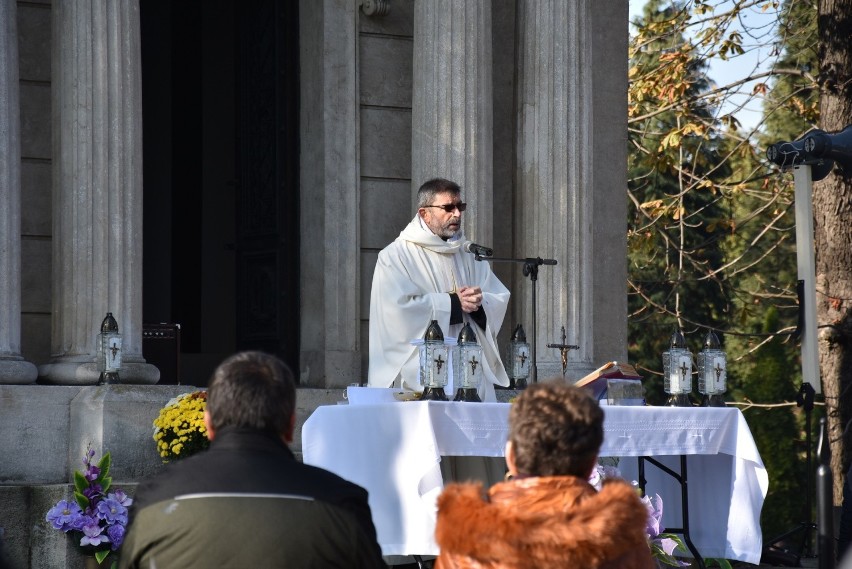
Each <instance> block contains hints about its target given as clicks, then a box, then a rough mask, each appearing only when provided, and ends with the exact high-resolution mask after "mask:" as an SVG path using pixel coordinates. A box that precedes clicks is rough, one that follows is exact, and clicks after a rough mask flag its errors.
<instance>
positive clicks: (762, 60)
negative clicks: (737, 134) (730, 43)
mask: <svg viewBox="0 0 852 569" xmlns="http://www.w3.org/2000/svg"><path fill="white" fill-rule="evenodd" d="M629 3H630V4H629V5H630V8H629V10H630V21H631V22H632V21H633V20H634V19H636V18H638V17H641V15H642V8H643V7H644V6H645V4H646V3H647V0H629ZM718 3H719V4H720V5H722V8H723V7H724V5H725V4H728V3H729V1H728V0H719V2H718ZM776 21H777V14H776V12H775V11H774V10H767V11H766V12H763V11H761V10H760V9H757V8H756V9H752V10H748V11H746V12H745V13H743V15H742V22H743V23H744V24H745V25H746V26H748V27H749V28H753V29H756V30H758V31H759V32H760V34H761V35H762V36H761V37H760V38H756V39H753V38H751V37H749V36H744V41H743V43H744V45H745V47H747V48H748V47H755V49H753V50H748V49H747V50H746V51H747V53H746V54H744V55H741V56H738V57H735V58H732V59H729V60H728V61H722V60H720V59H718V58H716V59H714V60H713V61H711V63H710V67H709V70H708V71H707V75H708V77H709V78H710V79H711V80H713V81H714V82H715V83H716V84H717V85H726V84H728V83H730V82H731V81H732V80H734V79H736V78H740V77H745V76H747V75H748V74H749V73H751V72H752V71H753V70H755V69H758V70H766V69H768V68H769V67H770V63H771V60H772V57H771V53H772V47H773V46H772V45H771V43H769V42H771V41H772V40H774V26H775V22H776ZM753 89H754V82H752V83H749V84H746V85H744V86H743V87H742V89H741V93H742V94H741V95H737V96H733V97H731V102H730V103H728V105H727V106H723V108H722V109H721V114H727V113H728V112H734V114H735V116H736V117H737V120H739V121H740V123H741V125H742V128H743V129H745V130H751V129H752V128H755V127H756V126H758V123H759V122H760V118H761V114H762V113H761V111H762V109H761V99H760V98H757V99H754V98H752V99H751V101H748V99H749V97H748V95H749V94H750V93H751V92H752V90H753ZM747 101H748V102H747ZM740 105H742V106H743V108H742V109H741V110H736V107H737V106H740Z"/></svg>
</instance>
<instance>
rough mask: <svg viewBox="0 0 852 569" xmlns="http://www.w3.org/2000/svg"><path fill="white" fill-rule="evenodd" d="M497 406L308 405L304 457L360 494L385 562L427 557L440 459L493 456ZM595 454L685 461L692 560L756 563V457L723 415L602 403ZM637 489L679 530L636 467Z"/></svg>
mask: <svg viewBox="0 0 852 569" xmlns="http://www.w3.org/2000/svg"><path fill="white" fill-rule="evenodd" d="M509 408H510V404H508V403H455V402H431V401H430V402H419V401H415V402H395V403H382V404H365V405H337V406H325V407H320V408H318V409H317V410H316V411H315V412H314V413H313V414H312V415H311V416H310V417H309V418H308V420H307V421H306V422H305V424H304V426H303V428H302V452H303V457H304V461H305V462H306V463H308V464H313V465H316V466H320V467H323V468H326V469H328V470H331V471H332V472H335V473H337V474H339V475H340V476H342V477H343V478H346V479H347V480H350V481H352V482H354V483H356V484H359V485H361V486H363V487H364V488H366V489H367V491H368V492H369V494H370V507H371V509H372V513H373V521H374V523H375V525H376V530H377V532H378V537H379V543H380V544H381V546H382V551H383V553H384V554H385V555H411V554H424V555H429V554H431V555H435V554H437V553H438V547H437V545H436V544H435V541H434V537H433V533H434V526H435V499H436V498H437V496H438V494H440V491H441V489H442V488H443V482H444V481H443V480H442V478H441V471H440V467H439V463H440V460H441V456H484V457H495V456H502V455H503V448H504V445H505V441H506V435H507V431H508V425H507V419H508V414H509ZM605 412H606V420H605V423H604V432H605V436H604V444H603V447H602V449H601V456H613V457H622V459H621V460H620V462H619V469H620V470H621V472H622V474H623V475H624V477H625V478H626V479H628V480H631V479H634V480H635V479H636V478H637V476H636V470H637V461H636V460H633V459H625V458H623V457H637V456H653V457H654V458H657V459H658V460H660V461H661V462H663V463H664V464H666V465H668V466H669V467H670V468H672V469H673V470H675V471H679V470H680V466H679V456H680V455H688V460H687V473H688V481H689V484H688V487H689V502H688V506H689V519H690V530H691V532H690V533H691V537H692V541H693V543H694V544H695V546H696V547H697V548H698V551H699V553H701V555H702V556H704V557H723V558H726V559H737V560H741V561H746V562H749V563H754V564H757V563H758V562H759V559H760V552H761V547H762V542H761V535H760V523H759V521H760V509H761V507H762V505H763V499H764V498H765V496H766V491H767V488H768V478H767V474H766V470H765V468H764V466H763V461H762V460H761V459H760V455H759V453H758V452H757V447H756V446H755V444H754V440H753V439H752V437H751V433H750V431H749V429H748V425H747V424H746V422H745V419H744V418H743V416H742V413H740V411H739V410H738V409H735V408H676V407H605ZM646 478H647V480H648V483H647V488H646V489H647V492H648V493H649V494H654V493H658V494H660V495H661V496H662V498H663V501H664V515H663V524H664V525H668V526H670V527H679V526H681V525H682V517H681V510H680V508H681V499H680V489H679V487H678V486H677V485H676V483H675V481H674V480H673V479H672V478H671V477H670V476H668V475H665V474H664V473H662V472H661V471H659V470H658V469H657V468H656V467H654V466H653V465H650V464H648V465H647V466H646Z"/></svg>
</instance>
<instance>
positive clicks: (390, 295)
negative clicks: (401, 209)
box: [368, 178, 509, 401]
mask: <svg viewBox="0 0 852 569" xmlns="http://www.w3.org/2000/svg"><path fill="white" fill-rule="evenodd" d="M417 197H418V210H417V215H415V216H414V219H413V220H411V223H409V224H408V226H407V227H406V228H405V229H403V230H402V232H401V233H400V234H399V237H397V238H396V240H395V241H394V242H393V243H391V244H390V245H388V246H387V247H385V248H384V249H382V251H381V252H380V253H379V259H378V261H377V262H376V270H375V273H374V274H373V288H372V292H371V295H370V369H369V377H368V384H369V385H370V386H371V387H391V386H394V387H403V388H406V389H411V390H414V391H422V390H423V386H422V385H420V380H419V359H418V350H417V346H415V345H413V344H412V340H415V339H418V338H422V337H423V334H424V333H425V332H426V328H427V326H429V323H430V322H431V321H432V320H437V321H438V325H439V326H440V327H441V330H442V331H443V333H444V338H457V337H458V334H459V332H460V331H461V329H462V327H463V326H464V324H465V322H468V323H470V325H471V327H472V328H473V329H474V332H475V333H476V337H477V340H478V341H479V344H480V345H481V346H482V354H483V359H484V362H483V363H484V372H485V373H484V375H483V378H484V379H483V381H482V385H480V388H479V396H480V398H481V399H482V400H483V401H495V399H496V398H495V394H494V385H495V384H497V385H501V386H504V387H506V386H508V385H509V378H508V376H507V375H506V370H505V369H504V367H503V363H502V361H501V359H500V351H499V349H498V347H497V333H498V332H499V331H500V326H501V325H502V324H503V317H504V316H505V314H506V307H507V305H508V302H509V290H508V289H507V288H506V287H505V286H503V283H501V282H500V281H499V279H497V277H496V276H495V275H494V273H493V272H492V270H491V266H490V265H489V264H488V262H486V261H477V260H476V258H475V256H474V255H473V254H472V253H468V252H466V251H464V250H463V249H462V246H463V245H464V243H465V242H466V241H467V240H466V239H465V236H464V233H463V232H462V229H461V216H462V212H463V211H464V210H465V208H466V204H464V203H463V202H462V201H461V190H460V188H459V186H458V185H457V184H456V183H455V182H451V181H449V180H443V179H440V178H436V179H433V180H429V181H428V182H426V183H425V184H423V186H421V187H420V190H419V191H418V192H417ZM450 397H452V395H451V394H450Z"/></svg>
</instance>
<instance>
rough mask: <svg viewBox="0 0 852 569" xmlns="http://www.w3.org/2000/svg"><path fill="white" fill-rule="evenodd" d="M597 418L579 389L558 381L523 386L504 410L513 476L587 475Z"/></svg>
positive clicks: (599, 429) (596, 442) (599, 432)
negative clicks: (513, 453) (510, 445)
mask: <svg viewBox="0 0 852 569" xmlns="http://www.w3.org/2000/svg"><path fill="white" fill-rule="evenodd" d="M603 417H604V415H603V410H602V409H601V408H600V405H598V402H597V401H596V400H595V399H594V397H592V395H591V394H590V393H589V392H588V391H586V390H585V389H583V388H580V387H572V386H570V385H567V384H564V383H559V382H548V383H537V384H534V385H531V386H529V387H527V389H526V390H525V391H524V392H523V393H521V395H520V396H518V398H517V399H516V400H515V402H514V403H513V404H512V408H511V410H510V411H509V440H510V441H512V447H513V449H514V452H515V466H516V468H517V470H518V474H521V475H523V474H525V475H528V476H566V475H570V476H580V477H586V476H588V475H589V473H590V472H591V470H592V467H593V466H594V464H595V460H596V459H597V456H598V451H599V450H600V448H601V444H602V443H603Z"/></svg>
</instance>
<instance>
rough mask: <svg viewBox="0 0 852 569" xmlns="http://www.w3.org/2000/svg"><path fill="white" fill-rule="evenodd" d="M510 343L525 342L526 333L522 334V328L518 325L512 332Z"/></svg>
mask: <svg viewBox="0 0 852 569" xmlns="http://www.w3.org/2000/svg"><path fill="white" fill-rule="evenodd" d="M512 341H513V342H526V341H527V333H526V332H524V327H523V326H521V325H520V324H518V325H517V326H515V330H514V331H513V332H512Z"/></svg>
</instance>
